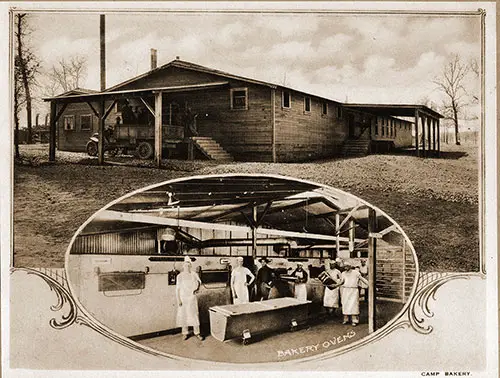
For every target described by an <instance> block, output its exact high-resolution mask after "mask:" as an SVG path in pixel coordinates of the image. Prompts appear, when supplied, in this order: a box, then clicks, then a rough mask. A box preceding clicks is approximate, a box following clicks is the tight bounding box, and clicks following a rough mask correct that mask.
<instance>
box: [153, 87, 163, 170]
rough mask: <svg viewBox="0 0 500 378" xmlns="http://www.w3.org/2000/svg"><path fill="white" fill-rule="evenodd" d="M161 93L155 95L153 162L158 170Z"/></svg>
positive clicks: (160, 141)
mask: <svg viewBox="0 0 500 378" xmlns="http://www.w3.org/2000/svg"><path fill="white" fill-rule="evenodd" d="M162 106H163V98H162V92H156V93H155V145H154V148H155V161H156V165H157V166H158V168H160V167H161V158H162V156H161V154H162V140H163V137H162Z"/></svg>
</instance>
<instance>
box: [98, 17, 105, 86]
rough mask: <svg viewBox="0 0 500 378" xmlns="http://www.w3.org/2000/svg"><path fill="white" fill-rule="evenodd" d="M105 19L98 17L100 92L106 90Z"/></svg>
mask: <svg viewBox="0 0 500 378" xmlns="http://www.w3.org/2000/svg"><path fill="white" fill-rule="evenodd" d="M105 30H106V19H105V16H104V15H103V14H101V15H100V24H99V34H100V40H101V91H103V90H105V89H106V38H105Z"/></svg>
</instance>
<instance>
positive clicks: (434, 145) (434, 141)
mask: <svg viewBox="0 0 500 378" xmlns="http://www.w3.org/2000/svg"><path fill="white" fill-rule="evenodd" d="M432 151H434V153H436V119H435V118H433V119H432Z"/></svg>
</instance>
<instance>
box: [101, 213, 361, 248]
mask: <svg viewBox="0 0 500 378" xmlns="http://www.w3.org/2000/svg"><path fill="white" fill-rule="evenodd" d="M98 219H99V220H101V219H102V220H115V221H128V222H139V223H147V224H156V225H163V226H171V227H172V226H173V227H190V228H199V229H206V230H219V231H235V232H247V233H248V232H252V229H251V227H248V226H237V225H231V224H222V223H210V222H199V221H190V220H185V219H176V218H163V217H158V216H154V215H145V214H139V213H123V212H119V211H113V210H103V211H101V212H99V214H98ZM256 233H257V234H262V235H277V236H283V237H289V238H296V239H314V240H328V241H336V240H337V236H335V235H325V234H313V233H307V232H295V231H285V230H277V229H272V228H263V227H258V228H256ZM338 239H339V240H340V241H342V242H348V241H349V239H348V238H345V237H338ZM363 240H364V239H354V241H355V242H362V241H363Z"/></svg>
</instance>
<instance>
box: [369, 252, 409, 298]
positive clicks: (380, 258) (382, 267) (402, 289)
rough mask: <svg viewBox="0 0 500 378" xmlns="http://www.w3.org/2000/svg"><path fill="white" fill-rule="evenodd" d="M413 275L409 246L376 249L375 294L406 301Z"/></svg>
mask: <svg viewBox="0 0 500 378" xmlns="http://www.w3.org/2000/svg"><path fill="white" fill-rule="evenodd" d="M403 248H404V252H403ZM415 275H416V268H415V261H414V258H413V254H412V253H411V250H410V249H409V248H407V247H401V248H399V249H377V288H378V291H377V296H379V297H383V298H389V299H393V300H397V301H401V302H406V300H407V299H408V297H409V295H410V293H411V289H412V287H413V283H414V282H415Z"/></svg>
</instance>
